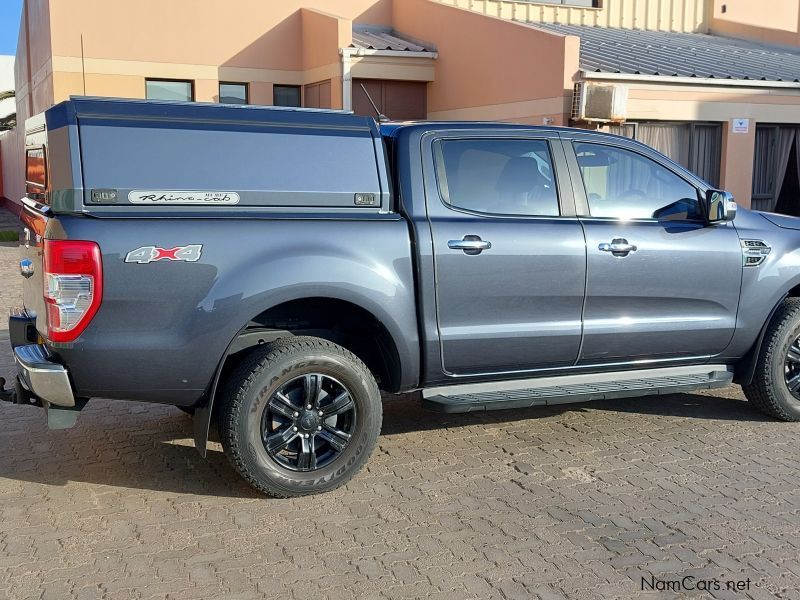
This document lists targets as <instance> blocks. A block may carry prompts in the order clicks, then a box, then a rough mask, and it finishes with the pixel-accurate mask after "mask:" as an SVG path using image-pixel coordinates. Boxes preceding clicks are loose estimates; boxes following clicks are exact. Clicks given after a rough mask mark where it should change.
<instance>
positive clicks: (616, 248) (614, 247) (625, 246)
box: [597, 238, 636, 256]
mask: <svg viewBox="0 0 800 600" xmlns="http://www.w3.org/2000/svg"><path fill="white" fill-rule="evenodd" d="M597 249H598V250H600V251H601V252H611V254H613V255H614V256H627V255H628V254H629V253H630V252H636V246H635V245H634V244H629V243H628V240H626V239H625V238H614V239H613V240H611V243H610V244H609V243H602V244H600V245H599V246H597Z"/></svg>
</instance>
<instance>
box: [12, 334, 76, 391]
mask: <svg viewBox="0 0 800 600" xmlns="http://www.w3.org/2000/svg"><path fill="white" fill-rule="evenodd" d="M14 362H16V363H17V377H19V381H20V383H21V384H22V386H23V387H24V388H25V389H26V390H28V391H29V392H31V393H32V394H33V395H34V396H36V397H37V398H39V399H41V400H45V401H46V402H49V403H50V404H55V405H57V406H75V396H74V395H73V393H72V386H71V385H70V383H69V375H68V374H67V370H66V369H65V368H64V367H63V366H62V365H59V364H58V363H56V362H53V361H52V360H50V353H49V352H48V351H47V348H45V347H44V346H42V345H39V344H30V345H28V346H17V347H16V348H14Z"/></svg>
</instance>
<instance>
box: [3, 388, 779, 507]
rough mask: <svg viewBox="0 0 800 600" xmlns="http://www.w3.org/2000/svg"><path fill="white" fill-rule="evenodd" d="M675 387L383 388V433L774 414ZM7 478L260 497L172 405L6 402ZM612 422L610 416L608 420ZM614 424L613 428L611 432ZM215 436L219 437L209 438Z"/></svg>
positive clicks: (727, 393)
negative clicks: (614, 392) (514, 399)
mask: <svg viewBox="0 0 800 600" xmlns="http://www.w3.org/2000/svg"><path fill="white" fill-rule="evenodd" d="M731 390H735V388H730V389H726V390H719V391H718V393H716V394H717V395H712V393H708V395H706V394H674V395H669V396H646V397H641V398H630V399H621V400H608V401H596V402H591V403H582V404H567V405H561V406H551V407H533V408H527V409H514V410H504V411H492V412H475V413H465V414H442V413H436V412H432V411H428V410H424V409H423V408H422V405H421V396H420V395H419V394H406V395H403V396H386V397H385V403H384V419H383V430H382V435H384V436H390V435H398V434H405V433H413V432H418V431H428V430H436V429H445V428H449V429H453V428H459V427H474V426H481V425H485V426H497V425H502V424H513V423H515V422H518V421H523V420H532V421H533V422H534V423H535V421H536V420H539V419H546V418H549V417H554V416H559V415H563V414H565V413H573V412H574V413H588V412H589V411H606V412H615V413H620V415H619V416H620V419H624V418H625V414H638V415H653V416H662V417H680V418H685V419H706V420H719V421H740V422H754V423H758V422H765V421H769V420H770V419H769V417H766V416H763V415H762V414H761V413H759V412H757V411H756V410H755V409H753V408H752V407H751V406H750V405H749V404H748V403H747V402H745V401H742V400H741V399H738V398H736V397H734V396H735V392H732V391H731ZM0 418H2V419H3V420H4V423H5V425H4V428H3V429H2V431H0V447H2V448H4V449H5V452H3V453H2V454H0V494H2V483H1V482H2V478H5V479H10V480H16V481H22V482H33V483H37V484H43V485H48V486H66V485H68V484H70V483H71V482H78V483H87V484H95V485H102V486H111V487H113V488H117V489H119V490H123V491H122V493H125V492H124V490H126V489H128V490H131V489H133V490H149V491H155V492H166V493H176V494H188V495H196V496H198V497H209V496H210V497H223V498H224V497H229V498H243V499H244V498H262V497H263V496H261V495H260V494H259V493H258V492H256V491H255V490H254V489H252V488H251V487H250V486H249V485H248V484H246V483H245V482H244V480H242V479H241V478H240V477H239V476H238V474H237V473H236V472H235V470H234V469H233V467H232V466H231V465H230V463H229V462H228V460H227V458H226V457H225V455H224V453H223V452H222V451H221V446H220V445H219V444H218V443H215V442H214V441H212V443H211V444H210V446H211V447H210V448H209V452H208V457H207V459H203V458H202V457H200V455H199V454H198V453H197V451H196V450H195V449H194V445H193V443H192V441H191V440H192V422H191V419H190V418H189V417H187V416H186V415H184V414H183V413H180V412H179V411H178V409H176V408H173V407H167V406H154V405H144V404H132V403H125V402H112V401H93V402H91V403H90V404H89V407H87V409H86V410H85V411H84V413H83V414H82V415H81V417H80V418H79V420H78V424H77V425H76V427H74V428H73V429H69V430H64V431H50V430H48V429H47V427H46V425H45V423H44V415H43V414H42V413H41V409H35V408H31V407H18V406H13V405H2V406H0ZM606 422H607V420H606ZM612 433H613V432H612ZM212 440H213V438H212Z"/></svg>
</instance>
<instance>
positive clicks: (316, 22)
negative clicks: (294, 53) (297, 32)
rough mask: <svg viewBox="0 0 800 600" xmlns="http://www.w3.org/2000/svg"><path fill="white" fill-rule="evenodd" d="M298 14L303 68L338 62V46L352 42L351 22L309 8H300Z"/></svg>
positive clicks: (343, 46)
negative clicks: (300, 26)
mask: <svg viewBox="0 0 800 600" xmlns="http://www.w3.org/2000/svg"><path fill="white" fill-rule="evenodd" d="M300 14H301V22H302V46H303V47H302V66H303V68H304V69H313V68H315V67H321V66H323V65H329V64H332V63H338V62H339V60H340V59H339V48H346V47H347V46H349V45H350V44H351V43H352V42H353V22H352V21H351V20H349V19H342V18H340V17H337V16H335V15H330V14H327V13H324V12H321V11H318V10H313V9H310V8H304V9H302V10H301V11H300Z"/></svg>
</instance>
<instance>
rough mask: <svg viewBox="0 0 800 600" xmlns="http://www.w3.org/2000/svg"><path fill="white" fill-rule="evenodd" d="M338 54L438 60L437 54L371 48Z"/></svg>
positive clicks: (344, 51) (345, 49)
mask: <svg viewBox="0 0 800 600" xmlns="http://www.w3.org/2000/svg"><path fill="white" fill-rule="evenodd" d="M339 54H340V55H342V56H346V57H349V58H352V57H355V56H391V57H393V58H434V59H435V58H439V53H438V52H412V51H409V50H373V49H371V48H339Z"/></svg>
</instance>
